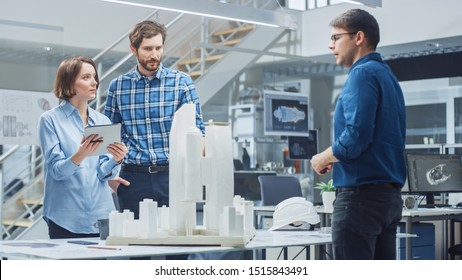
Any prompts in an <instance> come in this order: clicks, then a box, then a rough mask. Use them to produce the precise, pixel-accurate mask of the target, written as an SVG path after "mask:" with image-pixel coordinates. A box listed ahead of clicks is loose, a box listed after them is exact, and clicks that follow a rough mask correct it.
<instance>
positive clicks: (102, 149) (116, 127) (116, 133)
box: [84, 123, 121, 156]
mask: <svg viewBox="0 0 462 280" xmlns="http://www.w3.org/2000/svg"><path fill="white" fill-rule="evenodd" d="M120 127H121V124H120V123H116V124H105V125H95V126H87V127H86V128H85V131H84V133H85V137H88V136H90V135H92V134H98V135H99V137H102V138H103V143H101V145H99V147H98V149H97V150H96V151H95V152H94V153H93V154H92V155H93V156H97V155H104V154H109V151H108V150H107V146H108V145H109V144H112V143H115V142H120Z"/></svg>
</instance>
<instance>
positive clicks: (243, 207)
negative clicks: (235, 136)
mask: <svg viewBox="0 0 462 280" xmlns="http://www.w3.org/2000/svg"><path fill="white" fill-rule="evenodd" d="M195 114H196V108H195V105H194V104H187V105H183V106H182V107H181V108H180V109H179V110H178V111H177V112H176V113H175V116H174V118H173V123H172V129H171V131H170V143H169V145H170V156H169V161H170V163H169V166H170V168H169V171H170V175H169V180H170V185H169V204H170V207H169V208H166V207H161V208H158V207H157V203H156V202H154V201H152V200H150V199H145V200H144V201H142V202H140V219H139V220H136V221H135V220H133V216H132V215H129V214H127V213H126V212H127V211H125V212H124V213H117V212H116V211H114V212H113V213H111V215H110V217H109V237H108V238H107V240H106V244H108V245H126V244H132V243H136V244H165V245H168V244H185V245H196V244H197V245H205V244H206V245H225V246H244V245H245V244H246V243H247V242H248V241H250V239H252V237H253V236H254V235H255V228H254V227H253V202H251V201H245V200H244V199H242V198H240V197H238V196H236V197H234V198H233V196H234V195H233V194H234V177H233V170H234V168H233V155H232V143H231V141H232V137H231V130H230V128H229V126H228V125H227V124H223V123H220V124H218V123H213V122H209V123H208V125H207V126H206V129H205V130H206V132H205V154H206V155H205V156H203V140H204V139H203V138H204V137H203V136H202V134H201V132H200V130H199V129H198V128H197V127H196V123H195V120H196V118H195ZM204 186H205V201H204V198H203V196H204ZM197 203H204V219H203V225H202V226H199V225H198V223H197V221H196V205H197ZM167 221H168V222H167Z"/></svg>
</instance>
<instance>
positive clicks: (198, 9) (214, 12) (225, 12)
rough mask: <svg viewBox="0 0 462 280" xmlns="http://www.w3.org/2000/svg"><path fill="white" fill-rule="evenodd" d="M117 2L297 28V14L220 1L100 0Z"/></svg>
mask: <svg viewBox="0 0 462 280" xmlns="http://www.w3.org/2000/svg"><path fill="white" fill-rule="evenodd" d="M100 1H103V2H110V3H116V4H123V5H130V6H136V7H144V8H150V9H159V10H166V11H172V12H179V13H185V14H193V15H199V16H205V17H213V18H220V19H225V20H233V21H239V22H247V23H252V24H257V25H265V26H271V27H284V28H288V29H297V28H298V24H297V19H296V17H295V15H292V14H289V13H284V12H280V11H269V10H262V9H256V8H250V7H245V6H238V5H232V4H224V3H221V2H218V1H207V0H194V1H191V0H169V1H165V0H149V1H146V0H136V1H121V0H100ZM224 5H226V6H224Z"/></svg>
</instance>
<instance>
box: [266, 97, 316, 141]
mask: <svg viewBox="0 0 462 280" xmlns="http://www.w3.org/2000/svg"><path fill="white" fill-rule="evenodd" d="M263 96H264V97H263V115H264V118H263V122H264V133H265V135H273V136H305V137H306V136H308V135H309V132H308V96H307V95H304V94H301V93H288V92H277V91H265V92H264V95H263Z"/></svg>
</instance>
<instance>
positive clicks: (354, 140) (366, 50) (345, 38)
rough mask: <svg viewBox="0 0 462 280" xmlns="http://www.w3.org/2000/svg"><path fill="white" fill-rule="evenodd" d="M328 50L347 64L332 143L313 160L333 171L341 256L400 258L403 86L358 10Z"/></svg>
mask: <svg viewBox="0 0 462 280" xmlns="http://www.w3.org/2000/svg"><path fill="white" fill-rule="evenodd" d="M330 26H331V27H332V36H331V43H330V44H329V49H331V51H332V52H333V54H334V56H335V60H336V63H337V64H338V65H341V66H344V67H346V68H349V72H348V78H347V80H346V82H345V84H344V86H343V88H342V91H341V93H340V95H339V98H338V101H337V104H336V108H335V114H334V143H333V144H332V146H331V147H329V148H328V149H326V150H325V151H323V152H321V153H319V154H317V155H316V156H314V157H313V158H312V160H311V165H312V167H313V169H314V170H315V171H316V172H317V173H318V174H320V175H321V174H325V173H326V172H329V171H331V170H332V172H333V179H334V185H335V186H336V192H337V196H336V201H335V203H334V212H333V215H332V243H333V246H332V247H333V253H334V258H335V259H395V257H396V228H397V226H398V223H399V221H400V220H401V211H402V200H401V194H400V189H401V187H402V186H403V184H404V181H405V178H406V164H405V153H404V148H405V133H406V118H405V105H404V97H403V93H402V90H401V88H400V86H399V83H398V81H397V79H396V77H395V76H394V75H393V73H392V72H391V70H390V68H389V67H388V65H386V64H385V63H384V62H383V60H382V58H381V56H380V54H379V53H377V52H376V48H377V44H378V43H379V40H380V32H379V25H378V23H377V21H376V20H375V18H374V17H373V16H372V15H370V14H369V13H368V12H366V11H364V10H360V9H353V10H349V11H346V12H345V13H343V14H341V15H339V16H338V17H336V18H335V19H334V20H332V22H331V23H330Z"/></svg>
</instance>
